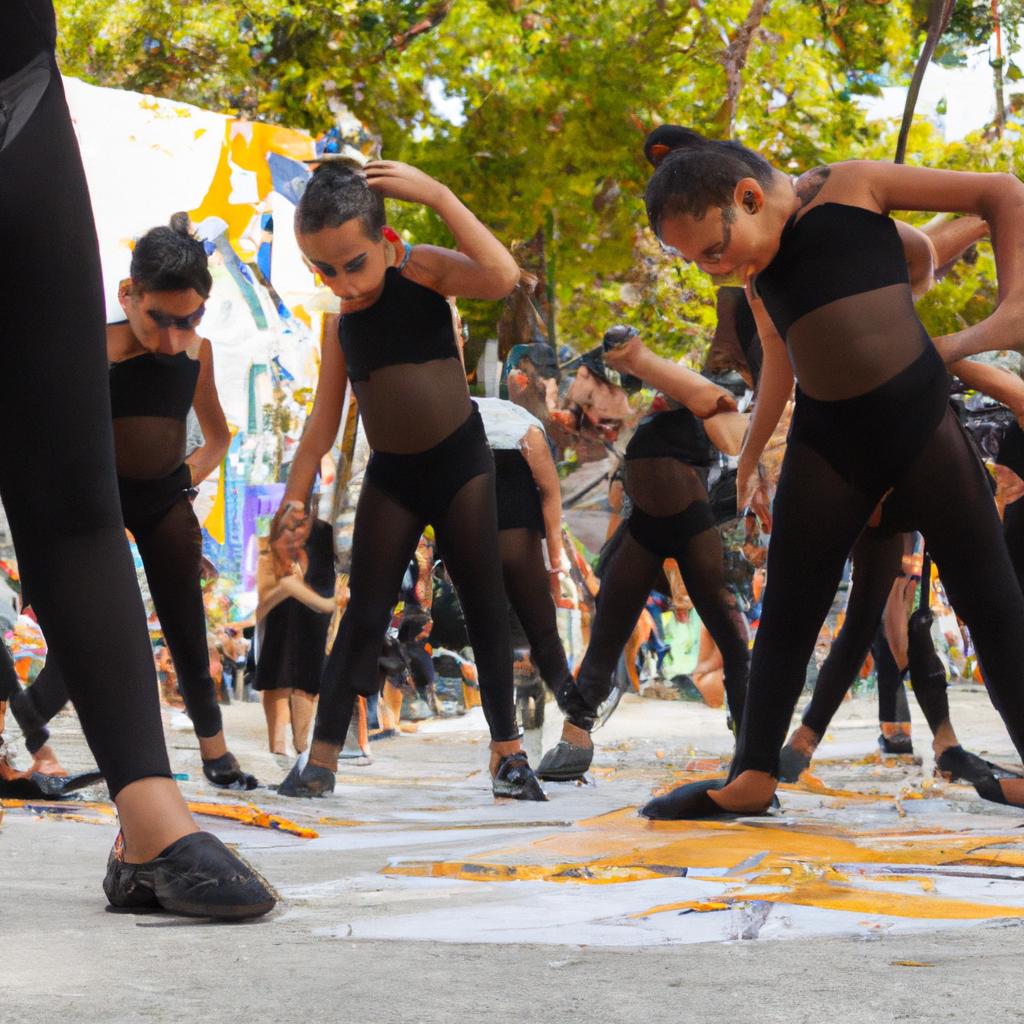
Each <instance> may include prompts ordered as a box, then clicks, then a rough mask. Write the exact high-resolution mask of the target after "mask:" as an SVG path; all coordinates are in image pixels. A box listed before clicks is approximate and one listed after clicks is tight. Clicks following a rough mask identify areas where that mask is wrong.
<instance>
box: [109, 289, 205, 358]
mask: <svg viewBox="0 0 1024 1024" xmlns="http://www.w3.org/2000/svg"><path fill="white" fill-rule="evenodd" d="M119 298H120V300H121V308H122V309H123V310H124V314H125V316H126V317H127V318H128V324H129V326H130V327H131V329H132V333H133V334H134V335H135V337H136V338H137V339H138V341H139V344H140V345H142V347H143V348H144V349H147V350H148V351H150V352H160V353H162V354H163V355H176V354H177V353H178V352H184V351H185V350H186V349H189V348H192V347H193V346H194V345H195V344H196V341H197V340H198V335H197V334H196V328H197V327H198V326H199V323H200V321H201V320H202V319H203V313H205V312H206V299H204V298H203V296H202V295H200V294H199V293H198V292H197V291H193V290H192V289H191V288H185V289H182V290H181V291H174V292H144V291H141V290H140V289H139V288H138V286H137V285H133V284H131V283H125V284H124V285H122V287H121V291H120V293H119Z"/></svg>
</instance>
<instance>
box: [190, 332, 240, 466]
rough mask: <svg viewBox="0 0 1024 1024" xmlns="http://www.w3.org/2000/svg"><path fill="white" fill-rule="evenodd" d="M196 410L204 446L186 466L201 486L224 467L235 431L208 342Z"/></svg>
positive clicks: (201, 362) (201, 347)
mask: <svg viewBox="0 0 1024 1024" xmlns="http://www.w3.org/2000/svg"><path fill="white" fill-rule="evenodd" d="M192 408H193V409H195V411H196V418H197V419H198V420H199V429H200V430H202V432H203V444H202V445H201V446H200V447H199V448H197V449H196V450H195V451H194V452H192V453H191V454H190V455H189V457H188V458H187V459H186V460H185V462H186V463H187V465H188V467H189V470H190V472H191V473H192V483H193V484H198V483H199V482H200V481H201V480H205V479H206V478H207V477H208V476H209V475H210V474H211V473H212V472H213V471H214V470H215V469H216V468H217V467H218V466H219V465H220V463H221V460H222V459H223V458H224V456H225V455H226V454H227V450H228V448H229V447H230V446H231V431H230V430H229V429H228V421H227V419H226V417H225V416H224V410H223V409H222V408H221V405H220V396H219V395H218V394H217V383H216V381H215V380H214V375H213V346H212V345H211V344H210V342H209V340H208V339H206V338H203V339H202V341H201V342H200V345H199V381H198V382H197V384H196V393H195V397H194V398H193V399H192Z"/></svg>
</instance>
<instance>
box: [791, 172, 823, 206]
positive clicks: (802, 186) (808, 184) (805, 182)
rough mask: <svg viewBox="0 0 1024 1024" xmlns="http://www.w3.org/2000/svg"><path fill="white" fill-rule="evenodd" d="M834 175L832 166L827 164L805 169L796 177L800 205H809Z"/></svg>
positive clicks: (795, 187) (795, 185)
mask: <svg viewBox="0 0 1024 1024" xmlns="http://www.w3.org/2000/svg"><path fill="white" fill-rule="evenodd" d="M831 176H832V168H831V167H829V166H828V165H827V164H825V165H822V166H821V167H813V168H811V170H809V171H805V172H804V173H803V174H801V175H800V177H799V178H797V179H796V182H795V184H794V186H793V187H794V189H795V191H796V194H797V198H798V199H799V200H800V207H801V208H803V207H805V206H809V205H810V204H811V203H812V202H814V200H815V199H816V198H817V196H818V193H819V192H820V191H821V190H822V189H823V188H824V187H825V182H827V181H828V179H829V178H830V177H831Z"/></svg>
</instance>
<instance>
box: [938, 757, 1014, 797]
mask: <svg viewBox="0 0 1024 1024" xmlns="http://www.w3.org/2000/svg"><path fill="white" fill-rule="evenodd" d="M935 767H936V768H938V769H939V771H940V772H942V774H943V775H948V776H949V780H950V782H956V781H957V779H963V780H964V782H970V783H972V784H973V783H975V782H977V781H978V780H979V779H981V780H985V779H997V780H998V779H1020V778H1024V776H1022V775H1021V774H1020V772H1015V771H1011V770H1010V769H1009V768H1000V767H999V765H997V764H993V763H992V762H991V761H986V760H985V759H984V758H983V757H978V755H977V754H972V753H971V752H970V751H969V750H964V748H963V747H961V746H959V745H958V746H955V747H947V748H946V749H945V750H944V751H943V752H942V753H941V754H939V756H938V757H937V758H936V759H935ZM986 799H987V798H986Z"/></svg>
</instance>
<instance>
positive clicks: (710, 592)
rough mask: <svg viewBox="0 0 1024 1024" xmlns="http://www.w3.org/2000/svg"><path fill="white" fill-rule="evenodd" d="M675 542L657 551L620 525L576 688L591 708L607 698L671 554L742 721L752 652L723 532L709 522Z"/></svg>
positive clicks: (734, 710) (734, 713)
mask: <svg viewBox="0 0 1024 1024" xmlns="http://www.w3.org/2000/svg"><path fill="white" fill-rule="evenodd" d="M634 515H636V512H634ZM677 544H678V546H677V547H675V548H674V549H673V550H672V552H671V553H670V554H666V553H657V554H656V553H655V552H653V551H651V550H650V549H649V548H648V547H646V546H645V545H643V544H641V543H640V542H639V541H638V540H637V539H636V538H635V537H634V536H633V534H632V533H631V532H630V531H629V529H628V528H624V529H623V530H622V536H621V538H620V539H619V542H618V546H617V547H616V548H615V551H614V553H613V554H612V556H611V559H610V561H609V563H608V566H607V568H606V569H605V571H604V575H603V576H602V578H601V589H600V590H599V591H598V594H597V612H596V614H595V615H594V622H593V625H592V627H591V631H590V644H589V645H588V647H587V653H586V655H585V656H584V658H583V663H582V665H581V666H580V671H579V675H578V676H577V677H576V685H575V687H574V689H575V690H576V692H577V694H578V695H579V697H580V698H581V699H582V700H583V703H584V705H585V706H586V707H587V708H589V709H590V710H591V711H596V709H597V708H598V707H600V705H601V703H602V702H603V701H604V700H605V699H606V698H607V696H608V694H609V692H610V691H611V686H612V674H613V673H614V671H615V666H616V664H617V662H618V660H619V656H620V655H621V654H622V650H623V648H624V647H625V646H626V642H627V641H628V640H629V636H630V634H631V633H632V632H633V629H634V627H635V626H636V623H637V620H638V619H639V617H640V614H641V613H642V612H643V610H644V605H645V604H646V603H647V598H648V597H649V596H650V592H651V588H652V587H653V586H654V583H655V580H657V578H658V575H659V573H660V572H661V569H662V565H663V564H664V561H665V559H666V558H669V557H671V558H674V559H675V560H676V562H677V564H678V565H679V572H680V575H681V576H682V577H683V582H684V583H685V584H686V590H687V593H688V594H689V595H690V599H691V600H692V601H693V606H694V608H695V609H696V610H697V614H698V615H699V616H700V620H701V622H702V623H703V624H704V625H705V626H706V627H707V630H708V632H709V633H710V634H711V638H712V639H713V640H714V641H715V643H716V644H717V645H718V649H719V650H720V651H721V652H722V664H723V669H724V676H725V690H726V697H727V700H728V703H729V712H730V714H731V715H732V717H733V720H734V721H735V722H736V723H737V725H738V724H739V722H740V721H741V717H742V714H743V700H744V696H745V691H746V681H747V663H748V651H747V643H746V640H745V639H744V636H743V631H742V628H741V626H740V621H739V619H740V613H739V612H738V611H737V610H736V609H735V608H733V607H732V605H731V602H730V599H729V596H728V593H727V591H726V587H725V566H724V560H723V555H722V539H721V536H720V535H719V533H718V530H717V529H716V528H715V527H709V528H707V529H705V530H703V531H701V532H700V533H697V534H695V535H694V536H690V537H686V538H684V539H682V540H680V541H678V542H677ZM568 707H569V705H566V707H564V708H563V710H568ZM571 717H572V715H571V714H570V718H571Z"/></svg>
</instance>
